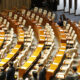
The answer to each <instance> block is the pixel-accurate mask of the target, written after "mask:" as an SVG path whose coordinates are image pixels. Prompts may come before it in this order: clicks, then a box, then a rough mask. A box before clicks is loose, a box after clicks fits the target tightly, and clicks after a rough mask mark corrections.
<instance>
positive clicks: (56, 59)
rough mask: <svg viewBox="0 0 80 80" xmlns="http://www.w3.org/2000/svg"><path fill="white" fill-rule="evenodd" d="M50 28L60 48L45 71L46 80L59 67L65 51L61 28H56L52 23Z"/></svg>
mask: <svg viewBox="0 0 80 80" xmlns="http://www.w3.org/2000/svg"><path fill="white" fill-rule="evenodd" d="M52 28H53V30H54V32H55V35H56V37H57V38H58V41H59V44H60V45H59V46H60V48H59V50H58V52H57V53H56V55H55V57H54V59H53V63H52V64H51V65H50V67H49V68H48V69H47V73H46V80H49V79H50V77H51V76H54V75H55V73H56V71H57V69H58V68H59V67H60V64H61V62H62V61H63V57H64V53H65V50H66V35H65V33H64V30H63V29H62V28H61V27H59V26H56V25H55V23H52Z"/></svg>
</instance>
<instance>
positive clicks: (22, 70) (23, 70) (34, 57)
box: [19, 44, 44, 78]
mask: <svg viewBox="0 0 80 80" xmlns="http://www.w3.org/2000/svg"><path fill="white" fill-rule="evenodd" d="M43 46H44V44H38V46H37V48H36V50H35V51H34V52H33V54H32V55H31V57H30V58H29V59H28V60H27V61H26V62H25V63H24V65H22V66H21V67H20V68H19V77H20V78H21V77H23V75H24V74H25V73H26V72H27V71H28V70H29V69H30V68H31V67H32V65H33V64H34V62H35V61H36V60H37V58H38V56H39V55H40V53H41V51H42V49H43Z"/></svg>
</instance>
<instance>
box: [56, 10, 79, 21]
mask: <svg viewBox="0 0 80 80" xmlns="http://www.w3.org/2000/svg"><path fill="white" fill-rule="evenodd" d="M55 13H56V18H57V20H58V19H59V16H60V15H61V14H65V16H66V17H67V18H69V19H70V20H72V21H76V22H78V21H79V20H80V16H75V14H69V13H64V11H57V12H55ZM57 20H56V21H57Z"/></svg>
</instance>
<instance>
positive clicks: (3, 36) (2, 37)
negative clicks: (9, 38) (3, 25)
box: [0, 31, 5, 48]
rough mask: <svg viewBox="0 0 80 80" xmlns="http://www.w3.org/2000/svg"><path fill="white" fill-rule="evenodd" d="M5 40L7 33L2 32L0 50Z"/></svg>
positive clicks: (0, 33) (0, 34)
mask: <svg viewBox="0 0 80 80" xmlns="http://www.w3.org/2000/svg"><path fill="white" fill-rule="evenodd" d="M4 38H5V32H4V31H0V48H1V46H2V44H3V42H4Z"/></svg>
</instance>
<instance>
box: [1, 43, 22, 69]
mask: <svg viewBox="0 0 80 80" xmlns="http://www.w3.org/2000/svg"><path fill="white" fill-rule="evenodd" d="M20 48H21V45H19V44H16V46H15V47H14V48H13V49H12V50H11V52H10V53H8V54H7V56H6V57H5V58H4V59H1V61H0V67H4V68H5V67H7V65H8V62H9V61H12V60H14V59H15V57H16V56H17V55H18V52H19V50H20Z"/></svg>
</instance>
